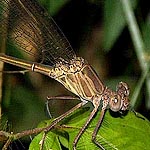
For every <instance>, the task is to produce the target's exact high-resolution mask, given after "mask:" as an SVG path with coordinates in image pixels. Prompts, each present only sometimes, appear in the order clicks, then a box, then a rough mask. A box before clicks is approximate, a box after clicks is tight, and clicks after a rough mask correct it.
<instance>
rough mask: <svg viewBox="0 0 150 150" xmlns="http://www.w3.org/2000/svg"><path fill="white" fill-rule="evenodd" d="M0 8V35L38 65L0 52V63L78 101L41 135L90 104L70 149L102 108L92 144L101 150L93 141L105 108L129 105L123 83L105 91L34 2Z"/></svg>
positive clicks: (7, 1)
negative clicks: (55, 85) (45, 80)
mask: <svg viewBox="0 0 150 150" xmlns="http://www.w3.org/2000/svg"><path fill="white" fill-rule="evenodd" d="M0 7H1V10H0V11H1V18H0V34H1V35H3V36H4V35H5V36H6V37H7V39H8V38H9V39H10V40H11V41H13V42H14V43H15V44H16V45H17V46H18V47H19V48H20V49H21V50H22V51H25V52H26V53H28V54H29V55H32V56H34V57H36V58H37V57H38V58H40V60H41V62H40V63H36V62H31V61H25V60H22V59H18V58H14V57H12V56H7V55H5V54H2V53H1V54H0V60H1V61H3V62H6V63H9V64H12V65H15V66H19V67H22V68H25V69H27V70H31V71H34V72H39V73H41V74H44V75H47V76H49V77H50V78H53V79H55V80H57V81H58V82H60V83H61V84H63V85H64V87H65V88H67V89H68V90H69V91H71V92H72V93H74V94H75V95H77V96H78V97H79V98H80V100H81V102H80V103H79V104H77V105H76V106H75V107H73V108H72V109H70V110H69V111H68V112H66V113H65V114H63V115H61V116H60V117H58V118H57V119H56V120H55V121H54V122H52V124H51V125H50V126H49V127H48V128H46V130H45V132H48V131H49V130H51V129H52V128H53V127H54V126H55V125H56V124H57V123H58V122H60V121H61V120H62V119H64V118H65V117H66V116H68V115H69V114H71V113H72V112H73V111H75V110H76V109H78V108H80V107H82V106H83V105H85V104H86V103H87V102H91V103H92V104H93V106H94V109H93V110H92V112H91V114H90V116H89V118H88V119H87V121H86V123H85V124H84V126H83V127H82V128H81V130H80V131H79V133H78V134H77V136H76V137H75V139H74V142H73V148H74V149H76V145H77V142H78V140H79V138H80V137H81V135H82V133H83V132H84V131H85V129H86V128H87V126H88V124H89V123H90V121H91V120H92V118H93V116H94V115H95V114H96V112H97V111H98V108H99V107H100V105H102V107H101V115H100V118H99V121H98V123H97V125H96V127H95V130H94V131H93V134H92V141H93V142H94V143H95V144H96V145H97V146H99V147H100V148H102V149H104V147H103V146H102V145H101V144H100V143H98V142H97V141H96V134H97V131H98V129H99V127H100V125H101V123H102V119H103V117H104V114H105V110H106V109H107V108H110V109H111V110H112V111H115V112H116V111H125V110H127V108H128V105H129V99H128V96H129V88H128V86H127V84H126V83H124V82H120V83H119V84H118V86H117V90H116V91H115V92H114V91H112V90H111V89H109V88H107V87H106V86H105V85H104V84H103V83H102V81H101V80H100V79H99V77H98V76H97V74H96V73H95V71H94V70H93V68H92V67H91V66H90V65H89V64H88V62H87V61H86V60H85V59H83V58H82V57H77V56H76V54H75V53H74V51H73V49H72V47H71V45H70V44H69V42H68V40H67V39H66V37H65V36H64V34H63V33H62V32H61V30H60V29H59V27H58V26H57V25H56V23H55V22H54V21H53V19H52V18H51V17H50V16H48V15H47V13H46V12H45V11H44V9H43V8H42V7H41V6H39V4H38V3H37V2H35V0H1V1H0Z"/></svg>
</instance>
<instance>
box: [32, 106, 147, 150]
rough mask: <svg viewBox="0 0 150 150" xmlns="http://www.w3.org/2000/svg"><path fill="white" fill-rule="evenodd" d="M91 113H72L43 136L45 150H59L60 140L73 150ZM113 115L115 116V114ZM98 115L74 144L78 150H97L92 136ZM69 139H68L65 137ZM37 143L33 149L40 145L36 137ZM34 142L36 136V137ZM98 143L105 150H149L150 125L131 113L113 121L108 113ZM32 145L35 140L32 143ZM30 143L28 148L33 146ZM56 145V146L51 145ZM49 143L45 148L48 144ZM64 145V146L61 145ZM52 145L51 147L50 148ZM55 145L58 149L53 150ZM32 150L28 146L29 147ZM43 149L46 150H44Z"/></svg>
mask: <svg viewBox="0 0 150 150" xmlns="http://www.w3.org/2000/svg"><path fill="white" fill-rule="evenodd" d="M89 114H90V111H89V110H87V108H83V109H79V110H78V111H76V112H75V113H73V114H72V115H71V116H70V117H68V118H66V119H65V120H64V121H62V122H61V126H60V125H57V126H55V129H53V130H51V132H49V133H48V134H47V135H46V139H47V140H48V141H45V143H44V145H45V144H46V145H45V147H46V148H47V149H61V148H60V147H59V146H60V145H59V144H60V141H61V142H63V140H58V139H60V138H61V137H63V138H64V139H65V140H64V141H65V145H66V143H67V141H68V142H69V149H70V150H72V143H73V140H74V138H75V137H76V135H77V134H78V132H79V130H80V129H81V128H82V126H83V124H84V123H85V122H86V119H87V118H88V116H89ZM115 114H116V113H115ZM99 116H100V111H99V112H98V114H97V115H96V117H95V118H93V120H92V122H91V123H90V125H89V126H88V128H87V129H86V131H85V132H84V134H83V135H82V136H81V138H80V139H79V141H78V143H77V150H83V149H84V150H91V149H92V150H97V149H98V147H97V146H96V145H95V144H94V143H93V142H92V141H91V138H92V133H93V131H94V128H95V126H96V123H97V122H98V119H99ZM68 136H69V137H68ZM38 138H39V139H38V141H37V142H34V146H32V147H37V146H39V144H38V143H39V141H41V139H42V135H40V136H39V135H38ZM35 139H37V136H36V137H35ZM96 139H97V141H98V142H99V143H100V144H101V145H102V146H103V147H104V148H105V149H107V150H109V149H118V150H119V149H120V150H122V149H126V150H131V149H132V150H134V149H136V150H141V149H143V147H144V148H145V149H149V147H150V143H149V141H150V123H149V121H148V120H147V119H146V118H144V117H143V116H141V115H140V114H138V116H136V115H135V114H134V113H133V112H128V114H127V115H126V116H122V117H114V116H112V115H110V112H109V111H107V112H106V114H105V117H104V120H103V123H102V126H101V127H100V129H99V131H98V134H97V138H96ZM33 141H34V140H33ZM33 141H32V143H31V144H33ZM54 141H55V142H54ZM47 143H48V144H47ZM61 144H63V143H61ZM53 145H54V147H52V146H53ZM56 145H57V148H56ZM30 147H31V145H30ZM47 149H46V150H47Z"/></svg>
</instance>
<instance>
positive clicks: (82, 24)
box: [0, 0, 150, 132]
mask: <svg viewBox="0 0 150 150" xmlns="http://www.w3.org/2000/svg"><path fill="white" fill-rule="evenodd" d="M38 1H39V2H40V4H41V5H42V6H43V7H44V8H45V9H46V10H47V11H48V12H49V14H50V15H51V16H52V17H53V19H54V20H55V21H56V23H57V24H58V26H59V27H60V28H61V30H62V31H63V33H64V34H65V35H66V37H67V38H68V40H69V42H70V44H71V45H72V47H73V49H74V51H75V52H76V54H77V56H81V57H83V58H85V59H86V60H87V61H88V62H89V63H90V64H91V65H92V67H93V68H94V69H95V71H96V72H97V74H98V75H99V77H100V79H101V80H102V81H103V82H104V83H105V85H106V86H108V87H110V88H112V89H114V90H115V88H116V85H117V84H118V82H120V81H123V82H127V83H128V84H129V87H130V99H131V101H132V99H134V100H133V101H134V102H132V104H133V106H134V109H135V110H136V111H137V112H139V113H141V114H142V115H144V116H145V117H147V118H148V119H150V90H149V89H148V85H150V84H149V82H148V78H149V74H148V73H147V79H146V77H145V76H144V75H145V74H144V73H145V72H144V71H146V69H145V70H144V69H143V68H142V65H141V64H142V63H143V62H141V60H140V57H139V56H140V53H138V51H137V48H136V44H135V43H134V38H135V39H136V37H133V36H132V35H131V32H132V31H131V29H130V28H129V24H128V23H127V21H126V20H127V17H125V15H124V13H125V12H124V11H123V10H124V8H123V7H124V6H123V3H121V1H119V0H117V1H116V0H59V1H58V0H38ZM148 6H149V5H148V2H147V1H142V0H133V1H132V4H131V7H132V10H133V12H134V15H135V17H136V21H137V27H138V28H139V29H140V37H141V39H142V41H141V42H142V43H143V45H144V48H143V49H142V54H143V56H144V61H145V62H144V63H147V64H148V65H147V66H149V60H150V7H148ZM12 48H13V47H10V46H8V47H7V50H6V51H8V52H9V53H10V54H11V51H12ZM13 53H14V52H13ZM16 53H17V51H16ZM141 57H142V56H141ZM147 68H149V67H147ZM4 70H17V68H16V67H15V66H11V65H8V64H5V65H4ZM0 77H1V78H0V80H1V83H2V85H1V92H2V94H1V95H2V100H1V118H2V119H1V129H3V130H6V131H9V130H10V131H13V132H19V131H22V130H25V129H31V128H34V127H36V126H37V125H38V123H40V121H42V120H44V119H48V118H49V117H48V115H47V111H46V109H45V108H46V107H45V102H46V100H47V99H46V97H47V96H58V95H72V96H74V95H73V94H72V93H70V92H69V91H67V90H66V89H65V88H64V87H63V86H62V85H61V84H59V83H58V82H57V81H54V80H52V79H50V78H48V77H46V76H44V75H40V74H38V73H34V72H30V73H25V74H6V73H4V74H0ZM76 103H78V101H74V100H70V101H60V100H59V101H58V100H54V101H53V102H52V103H50V105H49V106H50V110H51V111H52V115H53V117H56V116H58V115H60V114H62V113H63V112H65V111H67V110H68V109H69V108H70V107H72V106H74V105H75V104H76ZM60 108H61V109H60Z"/></svg>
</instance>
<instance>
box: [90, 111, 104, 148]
mask: <svg viewBox="0 0 150 150" xmlns="http://www.w3.org/2000/svg"><path fill="white" fill-rule="evenodd" d="M104 115H105V109H102V111H101V114H100V118H99V120H98V123H97V125H96V127H95V129H94V131H93V134H92V141H93V142H94V143H95V144H96V145H97V146H99V147H100V148H101V149H102V150H105V148H104V147H103V146H102V145H101V144H100V143H99V142H98V141H97V140H96V135H97V132H98V129H99V128H100V126H101V124H102V121H103V118H104Z"/></svg>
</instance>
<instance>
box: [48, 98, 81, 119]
mask: <svg viewBox="0 0 150 150" xmlns="http://www.w3.org/2000/svg"><path fill="white" fill-rule="evenodd" d="M51 100H80V98H79V97H73V96H47V101H46V110H47V112H48V115H49V117H50V118H53V117H52V115H51V112H50V109H49V106H48V104H49V102H50V101H51Z"/></svg>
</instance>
